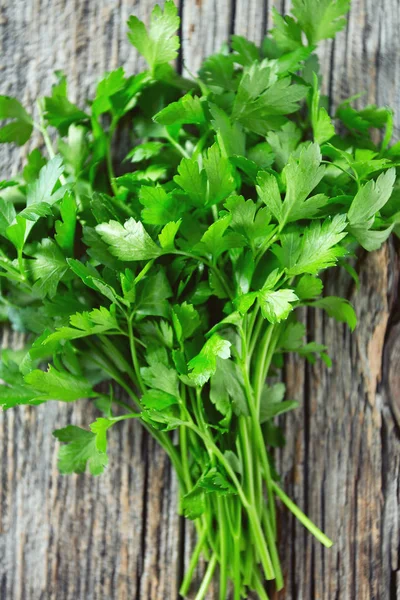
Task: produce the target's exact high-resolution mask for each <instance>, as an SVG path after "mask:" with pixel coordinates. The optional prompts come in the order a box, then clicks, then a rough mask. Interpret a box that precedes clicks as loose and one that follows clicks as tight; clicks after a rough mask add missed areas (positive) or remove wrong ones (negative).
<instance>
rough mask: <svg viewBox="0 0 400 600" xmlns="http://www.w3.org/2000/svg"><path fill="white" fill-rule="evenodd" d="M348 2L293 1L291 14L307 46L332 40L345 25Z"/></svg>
mask: <svg viewBox="0 0 400 600" xmlns="http://www.w3.org/2000/svg"><path fill="white" fill-rule="evenodd" d="M349 8H350V0H293V3H292V13H293V14H294V16H295V17H296V19H297V20H298V22H299V25H300V27H301V29H302V30H303V31H304V33H305V34H306V36H307V40H308V42H309V44H316V43H318V42H319V41H321V40H325V39H328V38H332V37H334V36H335V34H336V33H337V32H338V31H340V30H341V29H343V27H344V26H345V25H346V19H345V17H344V15H346V13H347V12H348V11H349Z"/></svg>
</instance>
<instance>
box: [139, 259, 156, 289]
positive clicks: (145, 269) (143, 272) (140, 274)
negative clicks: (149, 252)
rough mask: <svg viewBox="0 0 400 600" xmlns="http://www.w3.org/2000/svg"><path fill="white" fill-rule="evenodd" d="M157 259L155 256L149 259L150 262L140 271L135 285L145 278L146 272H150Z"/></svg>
mask: <svg viewBox="0 0 400 600" xmlns="http://www.w3.org/2000/svg"><path fill="white" fill-rule="evenodd" d="M155 260H156V259H155V258H152V259H151V260H149V262H148V263H146V264H145V266H144V267H143V269H142V270H141V271H139V273H138V274H137V275H136V277H135V282H134V283H135V285H136V284H138V283H139V281H140V280H141V279H143V277H144V276H145V275H146V273H148V271H150V269H151V267H152V266H153V265H154V261H155Z"/></svg>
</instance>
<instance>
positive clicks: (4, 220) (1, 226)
mask: <svg viewBox="0 0 400 600" xmlns="http://www.w3.org/2000/svg"><path fill="white" fill-rule="evenodd" d="M15 214H16V213H15V208H14V204H13V203H12V202H9V201H8V200H6V199H5V198H2V197H1V196H0V235H5V234H6V231H7V228H8V227H9V225H11V223H12V222H13V221H14V219H15Z"/></svg>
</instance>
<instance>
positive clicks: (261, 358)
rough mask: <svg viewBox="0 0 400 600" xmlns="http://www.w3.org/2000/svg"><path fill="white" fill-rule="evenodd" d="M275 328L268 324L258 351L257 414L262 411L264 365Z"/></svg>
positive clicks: (255, 384) (255, 383) (255, 388)
mask: <svg viewBox="0 0 400 600" xmlns="http://www.w3.org/2000/svg"><path fill="white" fill-rule="evenodd" d="M273 330H274V326H273V325H268V326H267V329H266V331H265V334H264V337H263V338H262V340H261V344H260V349H259V351H258V355H257V359H256V366H255V373H254V398H255V409H256V414H257V415H259V413H260V399H261V392H262V388H263V387H264V383H265V379H264V366H265V360H266V358H267V354H268V349H269V344H270V341H271V336H272V332H273Z"/></svg>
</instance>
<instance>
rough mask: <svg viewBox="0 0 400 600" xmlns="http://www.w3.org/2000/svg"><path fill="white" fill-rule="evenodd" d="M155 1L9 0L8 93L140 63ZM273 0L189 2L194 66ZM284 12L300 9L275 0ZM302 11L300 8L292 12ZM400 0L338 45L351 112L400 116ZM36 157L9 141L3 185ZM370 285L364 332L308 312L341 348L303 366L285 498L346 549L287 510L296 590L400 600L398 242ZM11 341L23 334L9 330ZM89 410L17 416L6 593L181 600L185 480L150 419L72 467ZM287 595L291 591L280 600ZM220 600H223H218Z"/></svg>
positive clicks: (7, 482)
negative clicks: (69, 428)
mask: <svg viewBox="0 0 400 600" xmlns="http://www.w3.org/2000/svg"><path fill="white" fill-rule="evenodd" d="M153 4H154V3H153V2H150V1H145V0H136V1H135V0H92V1H91V2H89V0H13V2H9V1H8V0H0V75H1V79H0V92H1V93H3V94H15V95H17V96H18V97H19V98H20V99H21V100H22V101H24V102H25V103H26V105H27V106H29V105H31V104H32V103H33V102H34V100H35V99H36V97H37V96H38V95H40V94H44V93H46V92H48V91H49V89H50V85H51V82H52V71H53V70H55V69H63V70H64V71H65V72H66V74H67V75H68V81H69V84H70V90H71V93H72V96H73V97H74V98H76V99H80V98H83V97H85V96H86V95H87V93H88V91H90V90H93V88H94V84H95V81H96V79H97V78H99V77H100V76H101V75H102V73H103V72H104V71H105V70H111V69H113V68H115V67H116V66H118V65H120V64H122V65H123V66H124V67H125V69H126V71H127V72H132V71H134V70H136V69H137V68H138V67H139V66H140V64H141V62H140V61H139V60H138V58H137V56H136V54H135V52H134V50H133V48H132V47H130V45H129V43H128V42H127V40H126V37H125V29H126V28H125V21H126V20H127V18H128V16H129V14H131V13H134V14H136V15H138V16H139V17H141V18H147V16H148V14H149V12H150V10H151V8H152V6H153ZM272 4H273V3H271V2H268V1H267V0H236V2H235V1H234V0H218V1H217V0H185V2H184V4H183V7H182V6H181V12H182V16H183V23H182V35H183V54H182V62H183V64H184V65H187V66H188V68H190V69H191V70H195V69H196V68H197V67H198V66H199V62H200V59H201V57H202V56H204V55H205V54H207V53H210V52H212V51H213V50H215V49H218V48H219V47H220V45H221V43H222V42H224V41H225V40H226V39H227V37H228V35H229V34H230V33H233V32H236V33H239V34H243V35H247V36H248V37H250V38H251V39H254V40H257V41H260V40H261V38H262V35H263V33H264V31H265V29H266V28H268V27H269V26H270V25H271V16H270V12H271V6H272ZM274 4H275V6H277V8H278V10H281V11H282V10H283V9H284V8H285V9H286V10H287V9H288V2H284V1H282V2H276V3H274ZM284 5H285V6H284ZM399 30H400V5H399V2H398V0H354V1H353V5H352V10H351V13H350V18H349V22H348V26H347V28H346V30H345V31H343V32H341V33H340V34H339V35H338V37H337V39H336V41H335V42H334V43H332V42H328V43H326V45H325V46H324V47H323V48H322V49H321V52H320V56H321V65H322V71H323V72H324V73H325V75H326V79H325V91H326V92H327V93H329V94H330V96H331V103H332V106H333V107H334V106H335V105H337V103H338V102H339V101H340V100H341V99H343V98H345V97H347V96H350V95H352V94H354V93H356V92H359V91H362V90H365V91H366V94H365V96H364V97H363V98H361V99H360V100H359V103H360V104H366V103H370V102H377V103H379V104H389V105H391V106H392V107H393V108H395V109H396V111H397V114H396V119H395V126H396V132H397V133H398V131H399V126H400V121H399V119H400V41H399ZM23 157H24V151H23V152H22V153H21V152H18V151H13V152H12V151H10V150H9V149H8V148H6V147H2V148H1V149H0V171H1V173H0V177H1V178H2V177H3V176H12V175H13V174H14V173H16V172H17V170H18V169H19V167H20V165H21V161H22V160H23ZM359 268H360V271H361V286H360V289H359V290H358V292H357V291H355V290H354V289H353V288H352V286H351V285H350V284H349V281H348V278H347V277H343V278H342V279H339V280H335V276H334V275H333V278H332V279H331V281H330V284H329V285H328V291H329V288H331V290H332V289H334V290H335V291H336V292H337V291H338V289H340V290H342V291H344V290H345V292H344V293H345V294H346V293H347V294H349V295H350V296H351V297H352V298H353V301H354V304H355V307H356V310H357V313H358V317H359V322H360V323H359V326H358V328H357V330H356V332H355V333H354V334H353V335H350V333H349V331H348V330H346V329H345V327H342V326H341V325H337V324H334V323H332V322H331V321H329V320H327V319H326V318H325V317H324V316H322V315H320V314H315V313H314V314H313V315H308V316H307V315H306V316H305V318H307V319H308V325H309V332H310V337H311V338H314V337H316V338H317V339H318V340H319V341H322V342H324V343H326V344H327V345H328V346H329V349H330V353H331V355H332V356H333V358H334V364H333V367H332V368H331V369H330V370H328V369H327V368H326V367H325V366H324V365H323V364H320V363H318V364H317V365H315V366H313V367H307V368H305V366H304V364H303V363H301V362H295V361H293V360H290V361H289V363H288V365H287V369H286V379H287V382H288V386H289V390H290V397H293V398H296V399H298V400H300V401H301V405H302V408H301V409H299V410H297V411H296V412H295V413H293V415H290V416H289V417H288V418H287V419H286V421H285V422H284V428H285V432H286V436H287V445H286V448H285V449H284V450H283V451H282V452H281V453H280V454H279V456H278V468H279V470H280V472H281V473H282V475H283V484H284V488H285V489H286V491H287V492H288V493H289V494H290V495H291V496H292V497H293V498H294V499H295V500H296V502H297V503H298V504H299V505H300V506H301V507H303V508H304V509H305V511H306V512H307V513H308V514H309V515H310V517H311V518H312V519H314V520H315V521H316V522H317V523H318V524H320V525H321V526H322V527H323V528H324V529H325V531H326V532H327V534H328V535H330V536H331V537H333V538H334V539H335V541H336V543H335V545H334V547H333V548H332V549H331V550H324V549H323V548H322V547H321V546H320V545H319V544H318V543H316V542H313V540H312V539H311V537H310V536H309V535H308V534H306V533H305V532H304V530H303V529H302V527H301V526H300V525H298V524H296V523H295V522H294V520H293V519H292V518H291V517H290V516H288V514H287V513H285V512H284V513H281V549H280V550H281V557H282V560H283V564H284V573H285V580H286V588H285V591H284V592H283V593H281V594H280V595H279V598H280V599H282V598H285V599H287V600H295V599H303V600H316V599H318V600H348V599H356V600H368V599H371V600H372V599H374V600H389V599H390V600H395V599H399V598H400V565H399V519H400V514H399V469H400V438H399V431H400V429H399V426H400V392H399V390H400V324H399V317H400V313H399V303H398V289H399V280H398V275H399V255H398V252H396V250H395V248H394V244H393V242H391V243H390V244H389V245H388V246H387V247H386V248H384V249H382V250H381V251H380V252H377V253H375V254H373V255H370V256H368V257H366V256H364V255H361V256H360V259H359ZM1 343H2V344H3V345H9V344H11V343H13V344H14V345H15V344H20V343H21V339H19V338H18V337H15V336H14V337H11V336H9V335H8V334H7V333H4V334H3V339H2V340H1ZM90 410H91V409H90V408H89V407H88V405H87V404H86V403H85V402H81V403H80V404H77V405H76V406H74V407H70V406H66V405H57V404H55V403H54V404H49V405H47V406H42V407H39V408H36V409H30V408H22V407H21V408H20V409H19V410H14V411H9V412H7V413H6V414H4V415H2V417H1V428H0V447H1V454H0V511H1V512H0V598H1V600H175V599H176V598H177V597H178V592H177V583H178V579H179V576H180V574H181V572H182V569H183V568H184V563H185V562H186V561H187V558H188V550H189V548H190V544H191V543H192V535H193V533H192V528H191V527H190V525H189V526H188V525H187V524H186V525H185V524H183V523H182V522H181V521H180V520H179V519H178V517H177V516H176V513H175V507H176V500H177V493H176V481H175V478H174V477H173V476H172V474H171V469H170V466H169V464H168V462H167V460H166V459H165V457H164V455H163V453H162V452H161V451H159V450H158V449H157V448H156V447H155V445H154V443H153V442H152V441H151V440H150V439H149V438H148V437H147V436H146V435H144V433H143V431H142V429H141V428H140V426H137V424H135V423H133V422H129V421H127V422H125V423H124V424H122V425H121V426H120V428H119V429H118V430H115V431H114V430H113V432H112V435H111V436H110V449H111V459H110V462H111V467H110V468H109V470H108V471H107V472H106V474H105V475H103V476H102V477H100V478H96V479H95V478H92V477H90V476H89V475H87V476H72V477H60V476H59V475H58V473H57V468H56V453H55V450H56V443H55V440H54V439H53V438H52V437H51V431H52V430H53V429H55V428H57V427H63V426H65V425H66V424H68V423H75V424H87V423H88V422H90V419H91V415H88V412H90ZM272 597H273V598H277V596H272ZM209 598H210V599H212V600H214V598H215V594H214V593H213V592H211V593H210V595H209Z"/></svg>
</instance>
